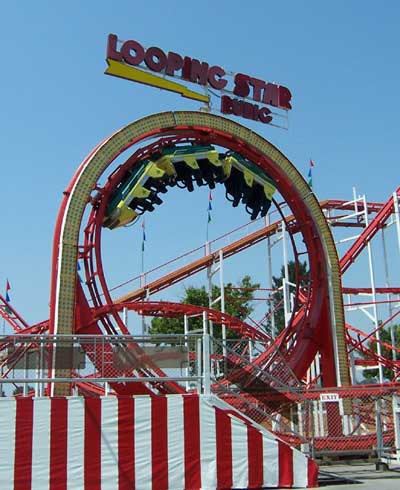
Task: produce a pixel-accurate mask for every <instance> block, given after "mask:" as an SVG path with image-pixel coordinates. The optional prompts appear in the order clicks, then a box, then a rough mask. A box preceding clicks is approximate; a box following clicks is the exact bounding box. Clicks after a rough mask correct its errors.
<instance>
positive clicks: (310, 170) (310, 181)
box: [307, 158, 315, 189]
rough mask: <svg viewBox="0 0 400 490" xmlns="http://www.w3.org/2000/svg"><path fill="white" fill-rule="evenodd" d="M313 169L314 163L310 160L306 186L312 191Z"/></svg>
mask: <svg viewBox="0 0 400 490" xmlns="http://www.w3.org/2000/svg"><path fill="white" fill-rule="evenodd" d="M313 167H315V164H314V162H313V161H312V160H311V158H310V168H309V169H308V175H307V177H308V185H309V186H310V188H311V189H312V186H313V180H312V168H313Z"/></svg>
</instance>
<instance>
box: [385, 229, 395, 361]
mask: <svg viewBox="0 0 400 490" xmlns="http://www.w3.org/2000/svg"><path fill="white" fill-rule="evenodd" d="M382 249H383V261H384V265H385V286H386V287H387V288H390V275H389V266H388V259H387V249H386V240H385V228H382ZM391 298H392V296H391V294H390V293H388V294H387V295H386V299H387V300H388V301H389V302H388V309H389V318H391V317H392V315H393V306H392V303H391V302H390V300H391ZM389 328H390V341H391V344H392V346H393V347H395V346H396V339H395V335H394V328H393V321H392V320H390V323H389ZM392 359H393V360H394V361H396V359H397V353H396V351H395V349H392Z"/></svg>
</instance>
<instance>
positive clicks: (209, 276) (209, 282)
mask: <svg viewBox="0 0 400 490" xmlns="http://www.w3.org/2000/svg"><path fill="white" fill-rule="evenodd" d="M205 251H206V255H210V253H211V247H210V242H206V246H205ZM212 276H213V271H212V265H209V266H208V267H207V293H208V307H209V308H212V305H213V299H212ZM209 325H210V334H211V335H212V336H213V335H214V325H213V323H212V322H209Z"/></svg>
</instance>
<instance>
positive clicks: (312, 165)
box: [310, 158, 315, 167]
mask: <svg viewBox="0 0 400 490" xmlns="http://www.w3.org/2000/svg"><path fill="white" fill-rule="evenodd" d="M310 167H315V164H314V162H313V161H312V160H311V158H310Z"/></svg>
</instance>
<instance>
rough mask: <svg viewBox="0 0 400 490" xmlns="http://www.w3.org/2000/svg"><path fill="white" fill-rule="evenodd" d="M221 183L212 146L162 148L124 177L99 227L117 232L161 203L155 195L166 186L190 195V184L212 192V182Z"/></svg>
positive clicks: (164, 189)
mask: <svg viewBox="0 0 400 490" xmlns="http://www.w3.org/2000/svg"><path fill="white" fill-rule="evenodd" d="M224 179H225V175H224V171H223V168H222V163H221V161H220V160H219V155H218V152H217V151H216V150H215V148H214V147H213V146H209V145H207V146H206V145H202V146H196V145H184V146H173V147H165V148H163V149H162V151H161V152H160V153H158V154H157V155H153V157H152V160H149V159H146V160H143V162H141V163H139V164H137V165H136V166H135V168H134V169H133V170H131V171H129V172H128V173H127V174H126V175H125V177H124V178H123V179H122V181H121V183H120V184H118V186H117V188H116V189H115V191H114V192H113V194H112V195H111V197H110V200H109V204H108V205H107V210H106V216H105V218H104V221H103V226H105V227H107V228H110V229H114V228H118V227H120V226H124V225H127V224H128V223H131V222H132V221H134V220H135V219H136V218H137V217H138V215H140V214H143V213H144V212H145V211H153V210H154V204H161V203H162V200H161V199H160V198H159V196H158V195H157V194H158V193H159V192H161V193H165V192H167V186H171V187H172V186H174V185H177V186H178V187H181V188H184V187H186V188H187V189H188V190H189V191H190V192H191V191H193V181H195V182H196V183H197V184H198V185H199V186H201V185H209V186H210V188H214V187H215V182H222V181H223V180H224Z"/></svg>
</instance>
